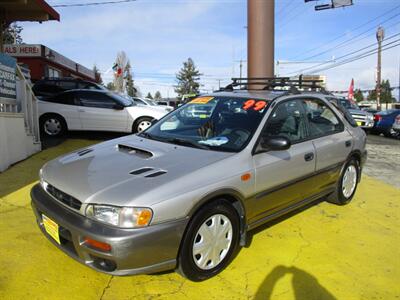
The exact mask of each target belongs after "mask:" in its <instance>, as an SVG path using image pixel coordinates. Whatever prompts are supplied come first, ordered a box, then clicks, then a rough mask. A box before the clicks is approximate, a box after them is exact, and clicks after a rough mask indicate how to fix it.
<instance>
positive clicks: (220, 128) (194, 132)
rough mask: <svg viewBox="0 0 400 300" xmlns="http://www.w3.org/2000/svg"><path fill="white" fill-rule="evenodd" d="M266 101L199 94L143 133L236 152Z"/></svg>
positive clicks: (249, 133) (246, 140) (243, 144)
mask: <svg viewBox="0 0 400 300" xmlns="http://www.w3.org/2000/svg"><path fill="white" fill-rule="evenodd" d="M267 107H268V102H267V101H266V100H261V99H249V98H239V97H219V96H216V97H213V96H210V97H199V98H196V99H194V100H191V101H190V102H189V103H187V104H185V105H183V106H181V107H179V108H178V109H177V110H175V111H173V112H171V113H170V114H169V115H168V116H167V117H166V118H164V119H162V120H161V121H159V122H158V123H156V124H155V125H153V126H152V127H150V128H149V129H148V130H146V131H145V132H144V133H142V134H141V136H143V137H147V138H150V139H154V140H159V141H164V142H168V143H175V144H181V145H185V146H191V147H197V148H204V149H211V150H216V151H227V152H239V151H240V150H242V149H243V148H244V147H245V146H246V145H247V143H248V142H249V141H250V139H251V137H252V136H253V134H254V132H255V131H256V129H257V127H258V126H259V124H260V122H261V120H262V118H263V116H264V114H265V111H266V110H267Z"/></svg>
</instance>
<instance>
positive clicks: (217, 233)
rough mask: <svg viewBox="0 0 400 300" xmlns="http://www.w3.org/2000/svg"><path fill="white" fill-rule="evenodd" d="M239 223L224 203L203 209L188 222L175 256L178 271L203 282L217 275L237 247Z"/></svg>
mask: <svg viewBox="0 0 400 300" xmlns="http://www.w3.org/2000/svg"><path fill="white" fill-rule="evenodd" d="M239 224H240V221H239V216H238V213H237V211H236V210H235V208H233V207H232V205H231V204H230V203H229V202H227V201H225V200H218V201H216V202H212V203H210V204H208V205H206V206H204V207H203V208H202V209H200V211H198V212H197V213H196V215H195V216H194V217H193V219H192V220H191V222H190V223H189V226H188V229H187V231H186V234H185V236H184V238H183V241H182V244H181V249H180V251H179V256H178V272H179V273H180V274H181V275H183V276H184V277H186V278H188V279H190V280H192V281H203V280H205V279H208V278H210V277H213V276H215V275H217V274H218V273H219V272H221V271H222V270H223V269H224V268H225V267H226V266H227V265H228V264H229V262H230V261H231V259H232V257H233V255H234V253H235V252H236V250H237V248H238V242H239V234H240V229H239V228H240V226H239Z"/></svg>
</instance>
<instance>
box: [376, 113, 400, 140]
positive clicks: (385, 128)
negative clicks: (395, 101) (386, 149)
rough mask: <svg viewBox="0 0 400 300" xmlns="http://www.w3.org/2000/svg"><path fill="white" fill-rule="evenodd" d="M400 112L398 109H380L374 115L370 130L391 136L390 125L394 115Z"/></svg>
mask: <svg viewBox="0 0 400 300" xmlns="http://www.w3.org/2000/svg"><path fill="white" fill-rule="evenodd" d="M398 114H400V109H388V110H384V111H380V112H378V113H377V114H375V116H374V127H372V130H371V131H372V132H373V133H376V134H381V133H383V134H384V135H385V136H387V137H389V136H392V126H393V123H394V120H395V118H396V116H397V115H398Z"/></svg>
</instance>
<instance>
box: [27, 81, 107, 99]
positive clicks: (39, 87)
mask: <svg viewBox="0 0 400 300" xmlns="http://www.w3.org/2000/svg"><path fill="white" fill-rule="evenodd" d="M75 89H90V90H107V89H106V87H104V86H102V85H100V84H98V83H95V82H92V81H88V80H82V79H76V78H45V79H42V80H39V81H37V82H35V84H34V85H33V87H32V90H33V92H34V94H35V95H36V96H37V97H40V98H47V97H52V96H55V95H57V94H59V93H62V92H65V91H68V90H75Z"/></svg>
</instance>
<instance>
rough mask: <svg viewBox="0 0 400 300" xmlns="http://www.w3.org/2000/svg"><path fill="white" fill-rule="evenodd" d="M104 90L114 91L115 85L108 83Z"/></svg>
mask: <svg viewBox="0 0 400 300" xmlns="http://www.w3.org/2000/svg"><path fill="white" fill-rule="evenodd" d="M106 88H107V89H109V90H110V91H114V90H115V85H114V83H113V82H109V83H107V85H106Z"/></svg>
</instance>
